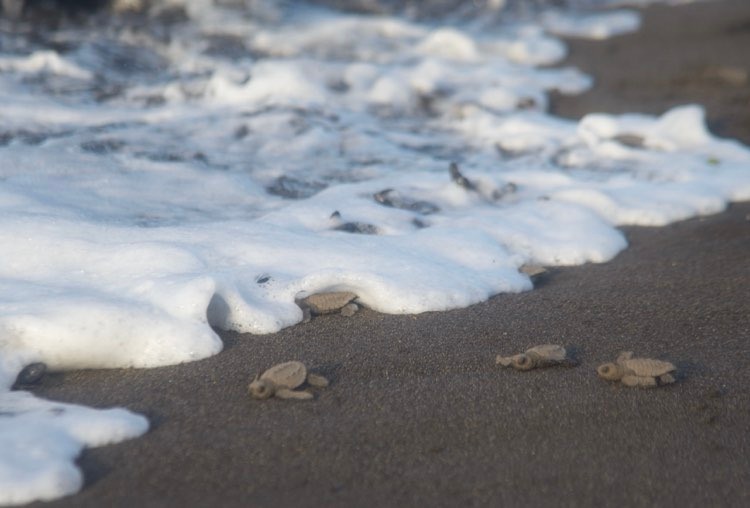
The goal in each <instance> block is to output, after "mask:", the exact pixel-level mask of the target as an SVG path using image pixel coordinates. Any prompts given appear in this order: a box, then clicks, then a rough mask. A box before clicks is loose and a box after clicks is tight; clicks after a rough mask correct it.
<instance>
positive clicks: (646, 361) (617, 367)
mask: <svg viewBox="0 0 750 508" xmlns="http://www.w3.org/2000/svg"><path fill="white" fill-rule="evenodd" d="M675 370H676V367H675V366H674V365H673V364H671V363H670V362H665V361H662V360H654V359H652V358H633V352H632V351H626V352H623V353H620V355H619V356H618V357H617V360H615V362H614V363H605V364H603V365H600V366H599V368H597V369H596V371H597V372H598V373H599V377H601V378H603V379H606V380H608V381H621V382H622V384H624V385H627V386H640V387H641V388H651V387H654V386H659V385H663V384H669V383H674V381H675V379H674V377H673V376H672V373H673V372H674V371H675Z"/></svg>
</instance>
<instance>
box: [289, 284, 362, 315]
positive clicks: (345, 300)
mask: <svg viewBox="0 0 750 508" xmlns="http://www.w3.org/2000/svg"><path fill="white" fill-rule="evenodd" d="M356 298H357V295H355V294H354V293H352V292H350V291H330V292H327V293H315V294H312V295H310V296H307V297H305V298H298V299H296V300H295V303H296V304H297V305H298V306H299V307H300V308H301V309H302V313H303V315H304V322H308V321H310V318H311V317H312V316H319V315H321V314H333V313H335V312H340V313H341V315H343V316H346V317H349V316H352V315H354V313H355V312H357V311H358V310H359V305H357V304H356V303H355V302H354V300H355V299H356Z"/></svg>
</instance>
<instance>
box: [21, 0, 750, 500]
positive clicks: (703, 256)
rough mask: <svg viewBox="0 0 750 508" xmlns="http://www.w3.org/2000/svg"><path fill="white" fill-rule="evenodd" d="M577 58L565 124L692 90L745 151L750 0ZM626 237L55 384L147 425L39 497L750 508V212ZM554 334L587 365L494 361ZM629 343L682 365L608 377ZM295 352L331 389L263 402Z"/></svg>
mask: <svg viewBox="0 0 750 508" xmlns="http://www.w3.org/2000/svg"><path fill="white" fill-rule="evenodd" d="M571 48H572V55H571V58H570V59H569V61H568V62H567V63H570V64H575V65H577V66H579V67H582V68H583V69H585V70H587V71H589V72H592V73H594V74H595V75H596V76H597V79H598V85H597V88H595V89H594V90H593V91H592V92H590V93H587V94H585V95H583V96H579V97H574V98H557V99H556V100H555V102H554V105H553V109H554V110H555V111H557V112H558V113H559V114H563V115H568V116H572V117H577V116H580V115H581V114H585V113H587V112H591V111H608V112H618V111H620V112H622V111H629V112H633V111H643V112H651V113H661V112H663V111H664V110H666V109H667V108H668V107H670V106H672V105H675V104H683V103H689V102H699V103H703V104H705V105H706V106H707V108H708V114H709V119H710V122H711V128H712V129H714V131H715V132H718V133H721V134H722V135H727V136H733V137H737V138H741V139H743V140H744V142H746V143H750V84H748V83H747V82H745V83H744V84H741V83H739V80H738V78H737V76H738V75H740V74H738V72H734V73H732V72H729V73H727V72H723V71H722V72H718V75H719V76H720V77H719V78H717V77H716V68H717V67H720V68H721V67H722V66H724V67H729V68H734V69H738V68H739V69H744V71H745V72H746V73H750V55H749V54H748V53H747V51H745V49H746V48H750V2H746V1H745V0H729V1H726V2H717V3H715V4H714V3H708V4H696V5H688V6H683V7H673V8H668V7H663V6H654V7H651V8H648V9H646V10H645V24H644V30H643V31H642V32H640V33H639V34H636V35H628V36H623V37H618V38H615V39H612V40H609V41H605V42H595V43H592V42H584V41H571ZM700 69H709V70H708V71H705V73H704V74H702V73H701V72H698V70H700ZM711 69H713V71H712V70H711ZM712 72H713V74H711V73H712ZM721 76H724V77H721ZM726 76H730V78H728V79H729V82H727V77H726ZM731 76H734V77H731ZM738 83H739V84H738ZM749 170H750V168H749ZM625 232H626V235H627V237H628V240H629V243H630V247H629V248H628V249H627V250H625V251H624V252H622V253H621V254H620V255H619V256H617V258H616V259H615V260H613V261H611V262H609V263H605V264H599V265H594V264H590V265H585V266H580V267H572V268H555V269H551V270H550V271H549V272H548V273H547V274H545V275H544V276H542V278H541V279H540V280H539V281H538V284H537V285H538V288H537V289H535V290H534V291H530V292H527V293H523V294H517V295H499V296H497V297H495V298H492V299H491V300H490V301H488V302H485V303H482V304H479V305H475V306H472V307H470V308H467V309H462V310H456V311H451V312H443V313H427V314H421V315H417V316H389V315H380V314H377V313H374V312H371V311H368V310H363V311H361V312H360V313H358V314H357V315H355V316H354V317H351V318H345V317H342V316H338V315H334V316H324V317H320V318H317V319H314V320H313V321H312V322H310V323H306V324H301V325H299V326H295V327H292V328H290V329H286V330H284V331H282V332H280V333H278V334H274V335H266V336H240V335H237V334H233V333H224V334H223V338H224V340H225V343H226V349H225V351H224V352H222V353H221V354H219V355H217V356H216V357H213V358H210V359H207V360H204V361H201V362H196V363H193V364H188V365H181V366H174V367H167V368H161V369H152V370H114V371H81V372H71V373H65V374H54V375H49V376H47V377H46V378H45V379H44V380H43V382H42V383H41V384H40V385H39V386H38V387H37V388H36V389H35V393H38V394H39V395H42V396H45V397H49V398H52V399H57V400H64V401H71V402H78V403H82V404H86V405H91V406H96V407H108V406H114V405H116V406H125V407H127V408H129V409H131V410H134V411H137V412H140V413H143V414H145V415H147V416H148V417H149V418H150V420H151V422H152V430H151V431H150V432H149V433H148V434H146V435H145V436H143V437H142V438H139V439H135V440H131V441H127V442H125V443H122V444H119V445H115V446H108V447H103V448H98V449H91V450H86V451H85V452H84V453H83V454H82V456H81V457H80V460H79V464H80V466H81V467H82V469H83V471H84V474H85V477H86V485H85V487H84V489H83V491H81V492H80V493H79V494H77V495H75V496H71V497H68V498H65V499H62V500H60V501H56V502H51V503H45V504H41V503H39V506H48V507H63V506H66V507H67V506H71V507H72V506H75V507H78V506H91V507H100V506H123V507H124V506H136V505H138V506H147V507H150V506H160V507H161V506H165V507H171V506H210V505H214V506H225V507H226V506H230V507H234V506H238V507H239V506H297V507H299V506H302V507H305V506H347V507H349V506H358V507H359V506H663V507H669V506H688V507H690V506H725V507H728V506H737V507H740V506H750V433H748V429H749V428H750V392H749V391H748V386H750V369H748V366H749V365H750V361H749V360H750V289H749V287H750V286H749V285H748V282H750V203H740V204H733V205H732V206H731V207H730V208H729V209H728V211H727V212H724V213H721V214H718V215H714V216H711V217H705V218H696V219H692V220H688V221H684V222H680V223H676V224H673V225H670V226H667V227H663V228H626V229H625ZM546 342H556V343H561V344H564V345H566V346H568V347H569V348H571V349H572V350H573V352H574V355H575V357H576V358H577V359H578V362H579V365H578V366H577V367H556V368H549V369H545V370H538V371H531V372H516V371H512V370H509V369H502V368H500V367H498V366H496V365H495V362H494V358H495V355H496V354H498V353H503V354H510V353H513V352H517V351H521V350H523V349H525V348H526V347H528V346H531V345H534V344H538V343H546ZM625 349H628V350H634V351H636V352H637V353H638V354H639V355H648V356H653V357H657V358H662V359H668V360H670V361H672V362H674V363H675V364H676V365H677V366H678V381H677V383H676V384H675V385H672V386H667V387H664V388H659V389H655V390H638V389H628V388H625V387H622V386H619V385H610V384H608V383H607V382H604V381H602V380H600V379H598V377H597V376H596V372H595V368H596V366H597V365H598V364H599V363H601V362H603V361H609V360H611V359H614V357H615V356H616V355H617V353H618V352H619V351H621V350H625ZM292 358H296V359H300V360H303V361H305V362H306V363H307V364H308V365H309V366H311V367H313V368H314V370H316V371H317V372H320V373H323V374H325V375H326V376H328V377H329V378H330V379H331V381H332V383H331V386H330V387H328V388H326V389H323V390H316V400H314V401H312V402H297V401H280V400H270V401H263V402H259V401H254V400H250V399H249V397H248V396H247V393H246V385H247V382H248V381H249V379H250V378H251V377H252V375H254V374H255V373H257V372H259V371H260V370H261V369H263V368H264V367H268V366H270V365H272V364H274V363H277V362H280V361H284V360H288V359H292Z"/></svg>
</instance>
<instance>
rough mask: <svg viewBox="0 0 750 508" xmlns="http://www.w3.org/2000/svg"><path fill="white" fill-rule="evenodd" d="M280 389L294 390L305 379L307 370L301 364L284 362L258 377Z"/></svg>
mask: <svg viewBox="0 0 750 508" xmlns="http://www.w3.org/2000/svg"><path fill="white" fill-rule="evenodd" d="M260 378H261V379H267V380H268V381H271V382H272V383H273V384H275V385H276V386H277V387H280V388H289V389H294V388H297V387H298V386H299V385H301V384H302V383H304V382H305V379H307V368H306V367H305V364H304V363H302V362H296V361H292V362H284V363H280V364H278V365H274V366H273V367H271V368H270V369H268V370H267V371H265V372H264V373H263V374H261V376H260Z"/></svg>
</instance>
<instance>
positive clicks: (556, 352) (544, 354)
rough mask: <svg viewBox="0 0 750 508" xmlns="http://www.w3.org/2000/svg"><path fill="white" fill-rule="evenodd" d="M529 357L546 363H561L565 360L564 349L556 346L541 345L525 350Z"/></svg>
mask: <svg viewBox="0 0 750 508" xmlns="http://www.w3.org/2000/svg"><path fill="white" fill-rule="evenodd" d="M526 354H527V355H529V356H535V355H536V356H537V357H538V358H539V359H540V360H543V361H548V362H562V361H563V360H565V354H566V352H565V348H564V347H562V346H559V345H557V344H542V345H541V346H534V347H532V348H531V349H528V350H526Z"/></svg>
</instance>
